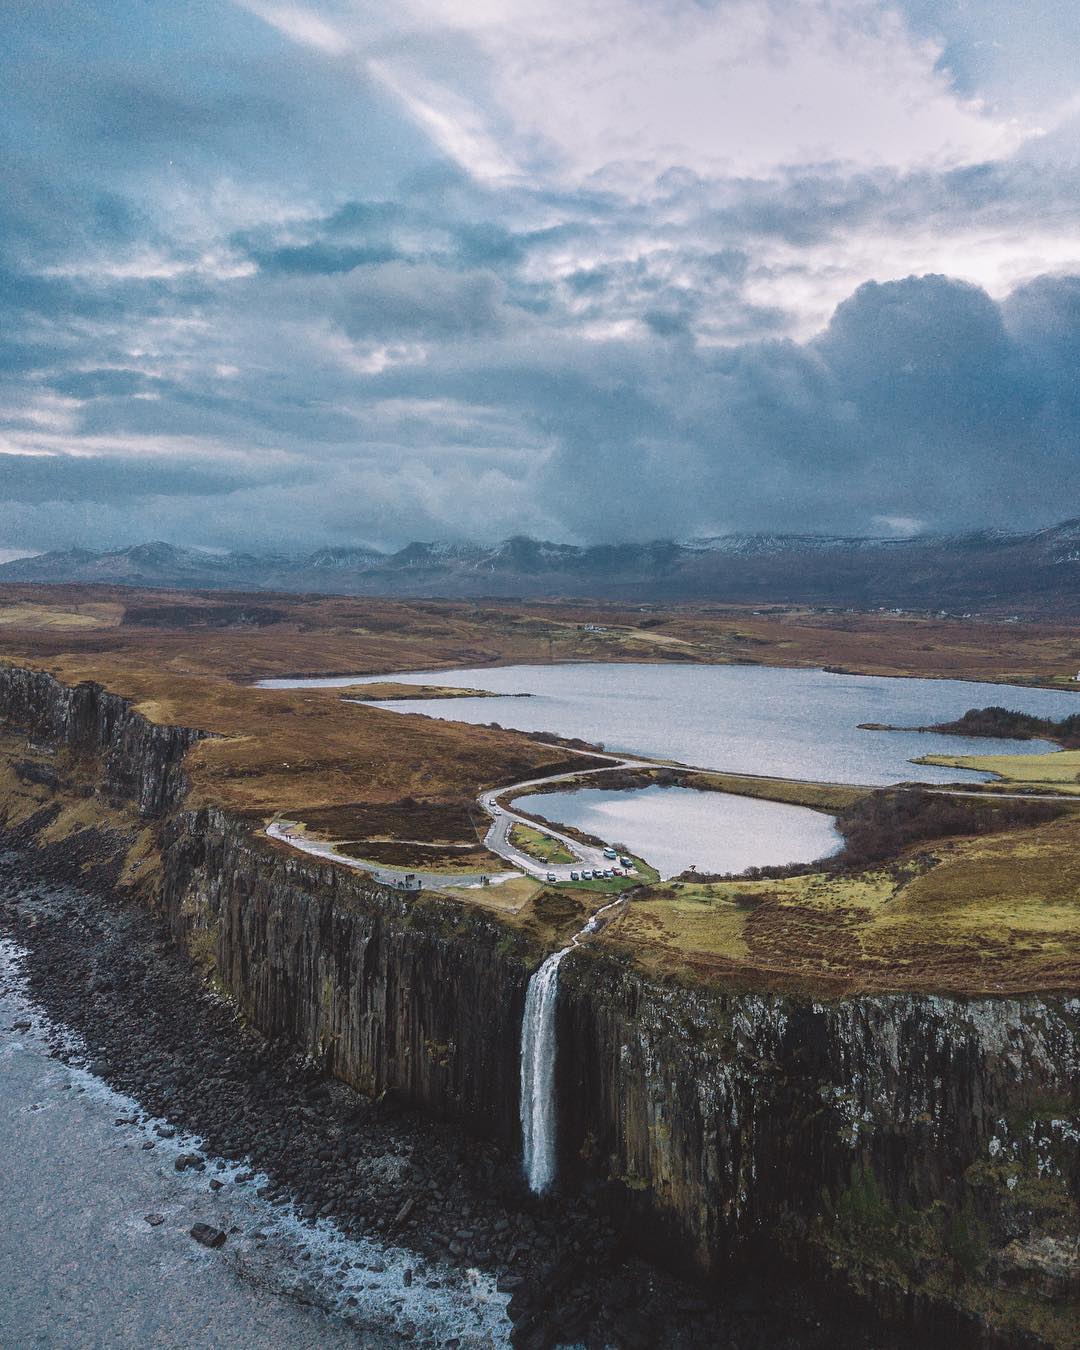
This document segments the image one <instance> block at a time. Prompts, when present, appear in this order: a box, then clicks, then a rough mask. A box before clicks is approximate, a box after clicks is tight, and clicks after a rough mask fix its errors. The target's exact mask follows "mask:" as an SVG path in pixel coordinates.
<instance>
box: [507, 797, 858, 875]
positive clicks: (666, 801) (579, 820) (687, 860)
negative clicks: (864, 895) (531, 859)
mask: <svg viewBox="0 0 1080 1350" xmlns="http://www.w3.org/2000/svg"><path fill="white" fill-rule="evenodd" d="M515 805H516V806H518V807H520V808H521V809H522V810H524V811H531V812H533V813H534V814H535V815H538V816H543V817H544V819H545V820H551V821H556V822H558V823H559V824H562V825H573V826H576V827H577V828H578V829H579V830H585V831H586V832H587V833H588V834H593V835H596V836H597V837H598V838H600V839H609V840H612V841H617V842H618V843H620V844H625V845H626V846H627V847H628V848H629V849H630V851H631V852H632V853H634V854H636V855H637V856H638V857H639V858H645V859H646V861H648V862H650V863H651V864H652V865H653V867H655V868H656V869H657V871H658V872H659V873H660V875H661V876H662V877H665V878H666V877H673V876H676V875H677V874H678V873H679V872H682V871H684V870H685V869H686V868H687V867H691V866H693V867H696V868H697V869H698V871H699V872H742V871H745V869H746V868H748V867H772V866H776V865H779V864H782V863H793V862H813V861H814V860H815V859H816V858H823V857H825V856H826V855H827V854H829V853H835V852H836V851H837V849H839V848H840V846H841V845H842V843H843V840H842V838H841V836H840V834H839V833H838V832H837V830H836V829H835V828H834V826H833V823H832V817H831V816H827V815H824V814H823V813H822V812H820V811H808V810H807V809H806V808H805V807H802V806H786V805H784V804H783V803H781V802H759V801H755V800H754V799H753V798H752V797H732V796H730V795H729V794H728V793H726V792H695V791H694V789H693V788H677V787H670V788H665V787H648V788H640V789H638V790H636V791H634V792H611V791H604V790H603V789H601V788H585V789H583V790H582V791H580V792H543V793H540V792H538V793H535V794H533V795H532V796H531V797H522V798H520V800H519V801H517V802H516V803H515Z"/></svg>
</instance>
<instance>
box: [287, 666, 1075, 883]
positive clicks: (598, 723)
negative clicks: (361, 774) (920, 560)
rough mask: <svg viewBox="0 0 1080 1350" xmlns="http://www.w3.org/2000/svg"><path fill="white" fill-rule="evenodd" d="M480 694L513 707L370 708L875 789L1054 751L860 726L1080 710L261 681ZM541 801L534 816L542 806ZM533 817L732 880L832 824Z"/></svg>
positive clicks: (698, 813) (759, 809) (924, 694)
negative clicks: (999, 712) (1003, 711)
mask: <svg viewBox="0 0 1080 1350" xmlns="http://www.w3.org/2000/svg"><path fill="white" fill-rule="evenodd" d="M376 679H377V680H394V681H395V682H399V683H402V684H440V685H451V686H454V687H457V688H468V689H484V690H487V691H489V692H490V693H493V694H502V695H521V694H527V695H529V697H527V698H505V699H498V698H453V699H446V698H443V699H425V700H423V701H422V702H418V701H416V700H395V701H392V702H385V703H380V704H379V705H378V706H379V707H381V708H389V709H391V710H392V711H394V712H400V713H406V714H411V715H414V716H415V715H417V714H426V715H427V716H429V717H439V718H443V719H445V720H447V721H456V722H470V723H473V724H483V723H490V722H497V723H499V724H501V725H502V726H506V727H514V728H516V729H517V730H519V731H549V732H555V733H556V734H558V735H560V736H571V737H580V738H581V739H583V740H586V741H590V742H592V743H594V744H601V745H603V746H605V747H606V749H608V750H610V751H613V752H615V753H625V754H628V755H635V754H639V755H648V756H653V757H656V758H663V759H673V760H676V761H678V762H679V763H682V764H688V765H693V766H695V767H697V768H705V769H726V770H729V771H730V772H733V773H749V774H765V775H770V776H774V777H779V778H801V779H810V780H816V781H823V782H831V783H859V784H866V785H868V786H873V787H880V786H884V785H886V784H889V783H897V782H904V781H919V782H924V783H955V782H958V781H960V782H964V781H966V782H978V781H983V780H986V779H988V778H990V777H991V775H989V774H981V773H975V772H971V771H965V770H963V769H946V768H936V767H934V766H932V765H927V764H913V763H912V762H911V761H912V760H913V759H915V758H917V757H918V756H921V755H930V754H936V755H979V754H984V755H991V754H1018V753H1021V752H1023V753H1035V752H1038V751H1053V750H1055V749H1056V747H1055V746H1053V745H1051V744H1049V743H1048V742H1045V741H1007V740H986V739H983V738H981V737H980V738H978V739H975V738H972V737H970V736H944V735H940V734H938V733H937V732H918V731H864V730H860V727H859V724H860V723H861V722H877V723H885V724H888V725H890V726H908V727H916V726H927V725H930V724H932V723H935V722H944V721H949V720H951V719H953V718H956V717H959V716H960V715H961V713H964V712H966V711H967V710H968V709H969V708H982V707H987V706H989V705H991V704H997V705H1001V706H1004V707H1007V708H1013V709H1016V710H1018V711H1020V712H1027V713H1034V714H1036V715H1037V716H1040V717H1052V718H1060V717H1064V716H1066V715H1067V714H1068V713H1071V712H1076V711H1077V710H1080V701H1078V700H1077V697H1076V695H1075V694H1073V693H1070V692H1068V691H1066V690H1061V691H1060V692H1059V691H1057V690H1052V689H1027V688H1023V687H1020V686H1016V685H1002V684H984V683H976V682H974V681H969V680H916V679H895V678H887V677H883V676H863V675H834V674H830V673H828V672H827V671H824V670H791V669H784V668H782V667H774V666H673V665H646V664H630V663H627V664H608V663H599V662H591V663H581V664H573V665H552V666H500V667H495V668H492V667H484V666H480V667H476V668H473V669H468V670H452V671H445V670H442V671H412V672H409V673H408V674H402V675H379V676H367V677H360V678H357V677H351V678H350V677H338V678H334V679H324V678H319V679H294V680H264V681H262V687H264V688H277V689H294V688H303V687H305V686H306V687H309V688H328V687H330V688H341V689H344V688H347V687H348V686H350V685H352V686H359V687H358V688H357V689H356V695H357V701H360V700H361V699H362V697H363V688H362V686H363V684H364V683H365V682H369V683H370V682H373V681H374V680H376ZM545 800H546V806H545V805H544V804H543V803H544V801H545ZM528 804H529V806H530V807H531V809H533V810H535V811H536V812H537V813H538V814H540V815H543V816H545V818H546V819H548V820H551V821H553V822H558V823H560V824H564V825H576V826H577V827H578V828H579V829H583V830H586V831H587V832H588V833H589V834H592V835H595V836H597V837H598V838H600V839H604V840H606V841H608V842H612V841H619V842H621V843H625V844H627V845H629V846H630V848H631V849H632V850H633V851H634V852H635V853H637V854H638V855H639V856H641V857H643V858H645V859H646V861H648V862H650V863H652V865H653V866H654V867H656V868H658V870H659V871H660V872H661V873H662V874H665V875H673V874H675V873H678V872H681V871H682V870H683V869H684V868H686V867H688V866H689V865H690V864H691V863H693V864H694V865H695V866H697V867H698V869H699V870H701V871H715V872H736V871H742V870H743V869H745V868H746V867H755V866H756V867H761V866H768V865H773V864H782V863H789V862H812V861H813V860H814V859H816V858H819V857H822V856H824V855H825V854H828V853H831V852H833V851H835V849H836V847H837V843H838V836H837V834H836V831H835V829H834V827H833V824H832V820H831V818H830V817H828V816H826V815H823V814H821V813H819V812H816V811H809V810H807V809H806V808H804V807H793V806H786V805H783V804H781V803H777V802H762V801H753V800H751V799H748V798H740V797H729V796H727V795H725V794H719V793H702V792H695V791H693V790H691V789H685V790H683V791H681V792H680V791H674V790H671V789H668V790H664V789H650V790H638V791H630V792H613V791H606V792H605V791H602V790H599V789H596V790H594V789H588V790H585V791H581V792H577V793H566V792H553V793H549V794H547V796H546V799H544V798H541V797H539V796H534V797H530V798H528Z"/></svg>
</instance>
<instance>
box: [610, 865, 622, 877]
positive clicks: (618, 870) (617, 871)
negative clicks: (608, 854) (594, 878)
mask: <svg viewBox="0 0 1080 1350" xmlns="http://www.w3.org/2000/svg"><path fill="white" fill-rule="evenodd" d="M611 875H612V876H613V877H621V876H622V868H621V867H613V868H612V869H611Z"/></svg>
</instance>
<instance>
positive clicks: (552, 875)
mask: <svg viewBox="0 0 1080 1350" xmlns="http://www.w3.org/2000/svg"><path fill="white" fill-rule="evenodd" d="M547 879H548V881H558V879H559V878H558V877H557V876H556V875H555V873H554V872H549V873H548V874H547Z"/></svg>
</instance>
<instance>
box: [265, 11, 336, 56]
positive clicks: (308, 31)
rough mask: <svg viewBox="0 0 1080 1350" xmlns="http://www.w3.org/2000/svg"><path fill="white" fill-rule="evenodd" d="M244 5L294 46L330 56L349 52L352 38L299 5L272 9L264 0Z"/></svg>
mask: <svg viewBox="0 0 1080 1350" xmlns="http://www.w3.org/2000/svg"><path fill="white" fill-rule="evenodd" d="M241 3H242V4H243V5H244V8H245V9H249V10H250V11H251V12H252V14H257V15H258V17H259V18H260V19H262V20H264V21H265V22H266V23H268V24H270V25H271V26H272V27H274V28H276V29H277V30H278V31H279V32H280V33H284V34H285V36H286V37H288V38H292V40H293V41H294V42H299V43H301V44H303V45H304V46H306V47H314V48H315V49H316V50H317V51H321V52H325V53H326V54H327V55H328V56H343V55H344V54H345V53H346V52H347V51H348V50H349V41H348V38H346V37H345V36H344V34H342V33H341V32H339V30H338V29H337V28H335V27H334V25H333V24H332V23H329V22H327V20H326V19H324V18H322V17H321V16H320V15H318V14H315V13H313V12H312V11H311V10H310V9H302V8H301V7H300V6H299V5H270V4H265V3H263V0H241Z"/></svg>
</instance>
